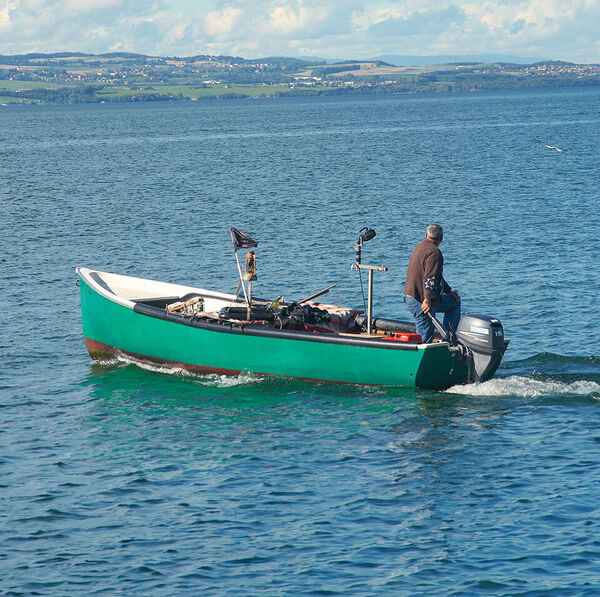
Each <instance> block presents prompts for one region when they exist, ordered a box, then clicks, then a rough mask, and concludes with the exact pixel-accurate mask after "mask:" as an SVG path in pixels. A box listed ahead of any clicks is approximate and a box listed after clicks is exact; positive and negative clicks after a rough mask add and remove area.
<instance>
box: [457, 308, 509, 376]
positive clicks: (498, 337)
mask: <svg viewBox="0 0 600 597" xmlns="http://www.w3.org/2000/svg"><path fill="white" fill-rule="evenodd" d="M456 339H457V341H458V343H459V344H460V345H462V346H463V348H464V355H465V360H466V362H467V366H468V368H469V381H473V382H481V381H486V380H487V379H490V378H491V377H492V376H493V375H494V373H495V372H496V369H498V366H499V365H500V361H501V360H502V356H503V355H504V352H505V351H506V346H507V342H506V341H505V339H504V329H503V327H502V324H501V323H500V322H499V321H498V320H497V319H496V318H495V317H490V316H488V315H463V316H462V317H461V319H460V321H459V323H458V327H457V329H456Z"/></svg>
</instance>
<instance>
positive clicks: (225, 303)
mask: <svg viewBox="0 0 600 597" xmlns="http://www.w3.org/2000/svg"><path fill="white" fill-rule="evenodd" d="M233 230H235V229H233ZM241 232H243V231H241ZM232 235H233V232H232ZM234 244H235V240H234ZM360 245H361V242H359V245H358V246H357V249H358V251H357V252H358V258H357V264H355V266H356V267H360V269H368V271H369V305H368V309H367V311H368V313H367V315H366V316H365V315H364V312H363V311H358V310H355V309H349V308H342V307H338V306H335V305H328V304H323V303H319V302H315V300H314V299H315V298H317V297H318V296H320V295H321V294H323V293H325V292H326V291H327V290H328V289H329V288H327V289H324V290H323V291H321V292H320V293H316V295H313V296H311V297H308V298H307V299H303V300H301V301H297V302H285V301H283V300H276V301H267V300H263V299H260V298H259V299H257V298H251V285H252V280H255V279H256V276H255V270H253V269H252V267H253V262H252V259H253V256H251V258H250V268H248V267H246V268H245V271H244V273H242V270H241V267H240V265H239V260H238V269H239V272H240V285H238V292H236V294H226V293H221V292H215V291H211V290H206V289H203V288H196V287H191V286H182V285H178V284H171V283H166V282H159V281H154V280H147V279H143V278H135V277H131V276H124V275H119V274H114V273H108V272H102V271H96V270H91V269H87V268H78V269H77V274H78V283H79V287H80V295H81V314H82V323H83V335H84V338H85V343H86V346H87V349H88V352H89V353H90V355H91V356H92V358H94V359H106V358H115V357H116V358H119V357H120V356H124V357H128V358H131V359H135V360H139V361H141V362H147V363H152V364H158V365H161V366H163V367H167V368H173V369H185V370H188V371H192V372H196V373H199V374H215V373H216V374H221V375H238V374H239V373H241V372H248V373H251V374H256V375H265V376H267V375H277V376H286V377H293V378H297V379H302V380H310V381H319V382H333V383H342V384H361V385H376V386H389V387H394V386H402V387H416V388H428V389H445V388H448V387H450V386H452V385H456V384H463V383H467V382H480V381H485V380H486V379H489V378H490V377H492V376H493V375H494V373H495V371H496V369H497V367H498V365H499V364H500V361H501V359H502V355H503V354H504V351H505V349H506V345H507V341H506V340H505V339H504V333H503V329H502V325H501V324H500V322H499V321H498V320H497V319H494V318H492V317H487V316H472V315H466V316H463V318H462V319H461V323H460V325H459V328H458V330H457V331H456V334H455V335H453V336H452V337H449V336H448V335H447V334H445V332H444V330H443V329H442V328H441V326H439V324H438V326H439V327H440V333H439V336H438V337H437V338H436V339H435V340H434V342H432V343H428V344H424V343H422V342H421V338H420V336H418V335H416V334H415V326H414V324H413V323H411V322H404V321H396V320H388V319H377V318H375V317H373V315H372V273H373V271H376V270H378V269H379V270H381V269H385V268H384V267H383V266H379V267H372V266H364V265H362V264H361V263H360V255H359V253H360ZM241 246H242V247H244V248H247V246H248V245H244V244H243V243H242V244H241ZM251 246H256V245H251ZM237 248H239V247H236V258H237ZM251 253H252V252H251ZM246 266H248V260H247V263H246ZM240 287H241V288H242V289H243V291H244V293H243V296H240V295H239V289H240ZM436 323H437V320H436Z"/></svg>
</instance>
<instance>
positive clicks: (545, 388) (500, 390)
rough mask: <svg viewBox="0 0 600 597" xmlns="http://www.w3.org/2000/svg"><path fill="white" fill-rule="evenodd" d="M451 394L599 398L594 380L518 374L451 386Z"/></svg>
mask: <svg viewBox="0 0 600 597" xmlns="http://www.w3.org/2000/svg"><path fill="white" fill-rule="evenodd" d="M446 391H447V392H449V393H451V394H466V395H468V396H521V397H523V398H537V397H538V396H557V395H559V396H562V395H571V396H590V395H593V396H594V397H595V398H600V384H598V383H596V382H594V381H586V380H577V381H573V382H571V383H564V382H561V381H551V380H546V381H542V380H539V379H532V378H530V377H524V376H520V375H514V376H511V377H505V378H496V379H490V380H489V381H485V382H483V383H478V384H467V385H464V386H453V387H451V388H449V389H448V390H446Z"/></svg>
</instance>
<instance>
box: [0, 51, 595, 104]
mask: <svg viewBox="0 0 600 597" xmlns="http://www.w3.org/2000/svg"><path fill="white" fill-rule="evenodd" d="M582 85H586V86H591V85H600V65H598V64H573V63H569V62H557V61H552V62H541V63H535V64H526V65H522V64H506V63H494V64H478V63H456V64H439V65H429V66H419V67H416V66H396V65H392V64H388V63H385V62H382V61H352V60H351V61H343V62H338V63H334V64H329V63H326V62H324V61H316V62H310V61H307V60H299V59H294V58H283V57H276V58H263V59H259V60H247V59H244V58H239V57H233V56H205V55H201V56H194V57H187V58H178V57H171V58H166V57H153V56H144V55H139V54H127V53H112V54H102V55H88V54H77V53H60V54H26V55H19V56H0V103H2V104H8V103H23V102H27V103H45V102H58V103H65V102H66V103H76V102H100V101H102V102H107V101H108V102H110V101H153V100H185V99H188V100H198V99H211V98H219V97H222V98H234V97H273V96H281V95H298V94H300V95H306V94H312V95H314V94H324V95H326V94H331V93H417V92H433V93H440V92H447V93H451V92H456V91H482V90H487V89H498V88H521V87H526V88H533V87H548V86H563V87H564V86H582Z"/></svg>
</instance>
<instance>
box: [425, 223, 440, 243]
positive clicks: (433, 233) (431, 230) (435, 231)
mask: <svg viewBox="0 0 600 597" xmlns="http://www.w3.org/2000/svg"><path fill="white" fill-rule="evenodd" d="M442 236H444V229H443V228H442V227H441V226H440V225H439V224H431V226H427V238H430V239H431V240H439V239H440V238H442Z"/></svg>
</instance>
